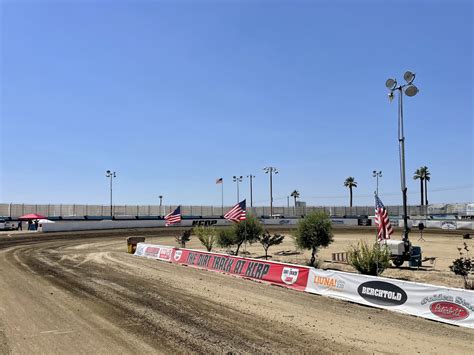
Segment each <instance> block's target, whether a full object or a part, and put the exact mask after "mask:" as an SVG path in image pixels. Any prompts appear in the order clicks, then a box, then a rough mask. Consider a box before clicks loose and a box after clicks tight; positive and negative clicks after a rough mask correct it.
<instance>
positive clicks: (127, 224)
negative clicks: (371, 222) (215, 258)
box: [39, 218, 358, 232]
mask: <svg viewBox="0 0 474 355" xmlns="http://www.w3.org/2000/svg"><path fill="white" fill-rule="evenodd" d="M332 221H333V224H335V225H347V226H357V225H358V220H357V219H349V218H348V219H343V218H340V219H338V218H334V219H332ZM165 223H166V221H165V220H138V219H137V220H133V219H131V220H120V219H116V220H102V221H58V222H55V223H44V224H41V225H40V226H39V230H40V231H43V232H67V231H83V230H101V229H122V228H158V227H165ZM262 223H263V224H264V225H268V226H276V225H279V226H282V227H285V226H289V227H296V224H297V223H298V219H296V218H295V219H263V220H262ZM230 225H232V222H229V221H228V220H226V219H222V218H221V219H218V218H215V219H212V218H209V219H207V218H206V219H204V218H203V219H183V220H181V222H180V223H177V224H173V225H171V226H169V227H168V228H174V227H193V226H206V227H210V226H230Z"/></svg>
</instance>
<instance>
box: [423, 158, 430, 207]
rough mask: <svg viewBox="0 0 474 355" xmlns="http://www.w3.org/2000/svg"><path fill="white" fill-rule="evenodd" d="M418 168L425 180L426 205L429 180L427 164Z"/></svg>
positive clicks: (426, 202) (426, 203)
mask: <svg viewBox="0 0 474 355" xmlns="http://www.w3.org/2000/svg"><path fill="white" fill-rule="evenodd" d="M420 170H421V172H422V174H423V179H424V180H425V205H427V206H428V181H430V176H431V173H430V171H429V170H428V167H427V166H423V167H422V168H420Z"/></svg>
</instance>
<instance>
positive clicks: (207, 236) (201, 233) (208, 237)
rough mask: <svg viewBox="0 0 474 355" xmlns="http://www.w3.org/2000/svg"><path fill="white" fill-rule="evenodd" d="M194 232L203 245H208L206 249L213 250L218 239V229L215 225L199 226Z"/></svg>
mask: <svg viewBox="0 0 474 355" xmlns="http://www.w3.org/2000/svg"><path fill="white" fill-rule="evenodd" d="M194 233H195V234H196V235H197V237H198V239H199V241H200V242H201V243H202V245H204V246H205V247H206V250H207V251H211V250H212V247H213V246H214V244H215V243H216V241H217V235H216V229H215V228H214V227H204V226H197V227H195V228H194Z"/></svg>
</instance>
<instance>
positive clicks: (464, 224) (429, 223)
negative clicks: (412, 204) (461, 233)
mask: <svg viewBox="0 0 474 355" xmlns="http://www.w3.org/2000/svg"><path fill="white" fill-rule="evenodd" d="M420 223H423V224H424V226H425V227H426V228H434V229H470V230H473V229H474V221H469V220H465V221H461V220H456V219H450V220H438V221H437V220H429V219H409V220H408V227H410V228H417V227H418V226H419V225H420ZM398 225H399V226H400V227H403V226H404V225H405V223H404V222H403V219H400V220H399V221H398Z"/></svg>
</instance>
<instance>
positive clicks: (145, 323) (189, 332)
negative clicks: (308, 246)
mask: <svg viewBox="0 0 474 355" xmlns="http://www.w3.org/2000/svg"><path fill="white" fill-rule="evenodd" d="M41 238H42V237H40V236H38V237H36V239H34V241H32V240H31V239H24V240H21V238H16V237H15V238H10V239H9V238H7V237H0V275H1V277H0V354H10V353H11V354H44V353H57V354H77V353H81V354H97V353H100V354H117V353H120V354H132V353H133V354H137V353H176V352H180V353H188V352H197V353H209V352H211V353H229V352H238V353H249V352H251V353H255V352H258V353H439V354H446V353H452V354H454V353H456V354H462V353H465V354H468V353H471V354H472V350H473V347H474V331H473V330H469V329H466V328H459V327H455V326H450V325H445V324H441V323H437V322H433V321H428V320H424V319H421V318H416V317H411V316H405V315H401V314H397V313H393V312H389V311H385V310H378V309H373V308H369V307H363V306H359V305H355V304H351V303H347V302H343V301H339V300H333V299H329V298H325V297H320V296H317V295H311V294H305V293H303V292H297V291H293V290H287V289H283V288H280V287H276V286H271V285H267V284H261V283H257V282H253V281H248V280H243V279H239V278H236V277H232V276H228V275H223V274H219V273H214V272H207V271H201V270H197V269H193V268H189V267H184V266H178V265H174V264H169V263H166V262H159V261H155V260H149V259H145V258H138V257H134V256H133V255H129V254H126V253H125V250H126V245H125V241H124V236H123V235H121V236H117V235H112V234H111V235H108V236H107V234H103V235H101V236H98V235H94V234H87V235H84V236H75V237H74V238H71V237H69V238H67V239H64V238H61V237H60V238H51V237H47V239H44V240H42V239H41ZM166 239H167V240H166ZM170 240H171V238H163V239H162V238H159V237H156V238H153V240H152V242H154V243H160V242H163V241H165V242H166V241H168V243H167V244H169V241H170Z"/></svg>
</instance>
